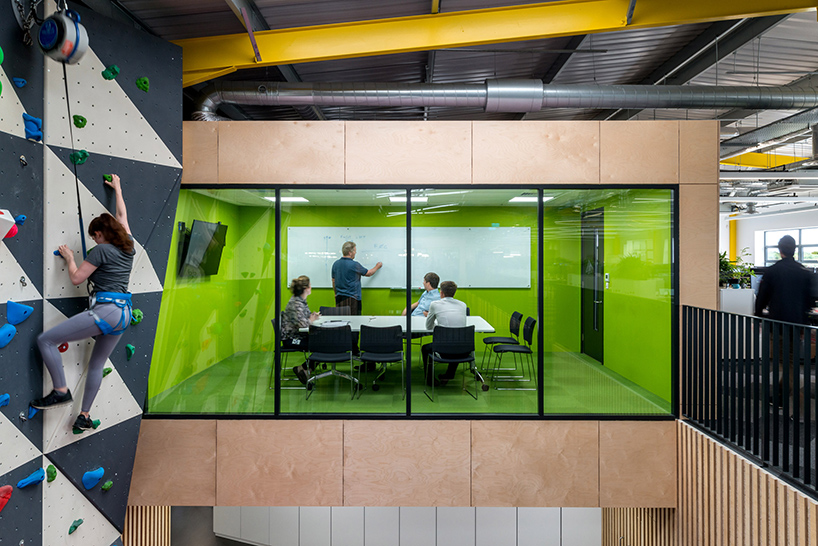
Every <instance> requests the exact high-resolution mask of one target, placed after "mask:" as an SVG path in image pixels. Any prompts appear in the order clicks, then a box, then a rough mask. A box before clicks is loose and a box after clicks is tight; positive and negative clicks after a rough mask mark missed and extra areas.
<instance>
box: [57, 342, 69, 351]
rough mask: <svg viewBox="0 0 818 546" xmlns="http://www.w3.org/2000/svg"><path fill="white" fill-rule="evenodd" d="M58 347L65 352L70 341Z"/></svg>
mask: <svg viewBox="0 0 818 546" xmlns="http://www.w3.org/2000/svg"><path fill="white" fill-rule="evenodd" d="M57 349H59V350H60V352H61V353H64V352H65V351H67V350H68V343H63V344H61V345H60V346H59V347H57Z"/></svg>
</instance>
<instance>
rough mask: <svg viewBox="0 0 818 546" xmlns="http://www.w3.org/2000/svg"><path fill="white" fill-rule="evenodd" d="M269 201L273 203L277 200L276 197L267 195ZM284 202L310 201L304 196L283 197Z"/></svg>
mask: <svg viewBox="0 0 818 546" xmlns="http://www.w3.org/2000/svg"><path fill="white" fill-rule="evenodd" d="M265 199H266V200H267V201H272V202H273V203H275V202H276V198H275V197H265ZM281 202H282V203H309V201H308V200H307V199H305V198H303V197H282V198H281Z"/></svg>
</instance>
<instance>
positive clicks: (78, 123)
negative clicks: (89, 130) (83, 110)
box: [74, 116, 88, 129]
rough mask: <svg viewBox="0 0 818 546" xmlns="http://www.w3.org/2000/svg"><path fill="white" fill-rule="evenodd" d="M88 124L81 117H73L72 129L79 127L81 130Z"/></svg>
mask: <svg viewBox="0 0 818 546" xmlns="http://www.w3.org/2000/svg"><path fill="white" fill-rule="evenodd" d="M86 123H88V120H87V119H85V118H84V117H82V116H74V127H79V128H80V129H82V128H83V127H85V124H86Z"/></svg>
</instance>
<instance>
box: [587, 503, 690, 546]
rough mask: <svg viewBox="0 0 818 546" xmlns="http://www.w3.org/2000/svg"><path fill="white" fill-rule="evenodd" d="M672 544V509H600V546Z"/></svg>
mask: <svg viewBox="0 0 818 546" xmlns="http://www.w3.org/2000/svg"><path fill="white" fill-rule="evenodd" d="M676 544H678V543H677V536H676V510H674V509H673V508H603V509H602V546H676ZM690 544H695V543H693V542H691V543H690Z"/></svg>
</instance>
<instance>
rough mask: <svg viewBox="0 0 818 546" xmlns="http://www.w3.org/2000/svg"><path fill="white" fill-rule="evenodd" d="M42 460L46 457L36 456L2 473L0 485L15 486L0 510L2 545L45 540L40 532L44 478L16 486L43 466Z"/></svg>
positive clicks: (27, 544) (38, 542)
mask: <svg viewBox="0 0 818 546" xmlns="http://www.w3.org/2000/svg"><path fill="white" fill-rule="evenodd" d="M42 464H43V458H42V457H41V456H37V457H35V458H34V459H32V460H31V461H29V462H27V463H25V464H24V465H22V466H20V467H18V468H16V469H14V470H12V471H11V472H9V473H8V474H4V475H2V476H0V485H11V486H12V487H14V490H13V491H12V493H11V499H9V502H8V504H6V507H5V508H3V511H2V512H0V537H2V539H3V546H5V544H10V545H12V546H18V545H19V544H21V541H22V544H23V545H24V546H30V545H39V544H43V543H42V541H41V538H40V534H41V533H42V499H43V486H44V485H45V481H43V483H39V484H36V485H30V486H28V487H26V488H24V489H18V488H17V482H19V481H20V480H22V479H23V478H25V477H27V476H29V475H31V473H32V472H34V471H36V470H37V469H38V468H42ZM6 541H7V542H6ZM45 544H49V543H45ZM49 546H50V545H49Z"/></svg>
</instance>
